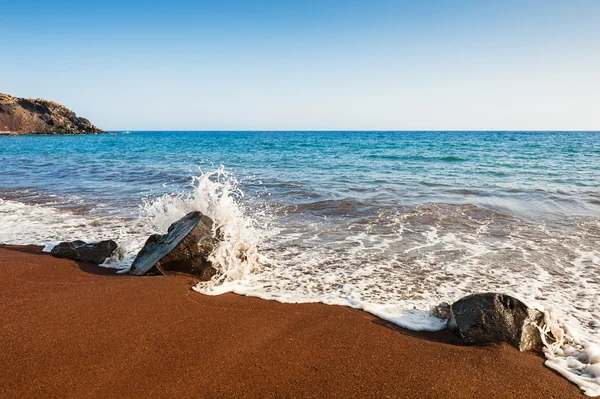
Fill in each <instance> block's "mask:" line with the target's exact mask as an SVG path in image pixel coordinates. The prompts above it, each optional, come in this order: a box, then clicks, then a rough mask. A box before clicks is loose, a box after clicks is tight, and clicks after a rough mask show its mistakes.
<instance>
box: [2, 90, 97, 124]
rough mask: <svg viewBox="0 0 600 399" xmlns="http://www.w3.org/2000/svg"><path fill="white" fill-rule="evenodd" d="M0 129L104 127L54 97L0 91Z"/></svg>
mask: <svg viewBox="0 0 600 399" xmlns="http://www.w3.org/2000/svg"><path fill="white" fill-rule="evenodd" d="M0 133H2V134H85V133H103V131H102V130H100V129H98V128H97V127H96V126H94V125H92V124H91V122H90V121H88V120H87V119H85V118H80V117H78V116H77V115H75V113H74V112H73V111H71V110H69V109H68V108H66V107H64V106H62V105H60V104H57V103H55V102H53V101H46V100H42V99H30V98H18V97H13V96H10V95H8V94H2V93H0Z"/></svg>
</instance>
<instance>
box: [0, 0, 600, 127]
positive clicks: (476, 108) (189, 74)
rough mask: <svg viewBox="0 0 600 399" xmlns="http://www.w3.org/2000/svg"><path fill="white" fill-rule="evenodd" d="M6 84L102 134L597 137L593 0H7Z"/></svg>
mask: <svg viewBox="0 0 600 399" xmlns="http://www.w3.org/2000/svg"><path fill="white" fill-rule="evenodd" d="M0 12H1V13H2V18H1V20H2V29H3V34H2V35H0V46H1V48H2V53H1V54H2V55H1V56H0V92H5V93H9V94H13V95H16V96H21V97H41V98H46V99H52V100H55V101H58V102H60V103H62V104H64V105H66V106H68V107H70V108H72V109H73V110H75V111H76V112H77V113H78V114H80V115H82V116H85V117H87V118H89V119H90V120H92V122H94V123H95V124H97V125H98V126H99V127H101V128H104V129H123V130H125V129H127V130H150V129H156V130H169V129H173V130H219V129H237V130H246V129H248V130H250V129H268V130H285V129H358V130H369V129H394V130H413V129H414V130H428V129H441V130H446V129H447V130H461V129H466V130H477V129H482V130H486V129H495V130H502V129H516V130H527V129H536V130H553V129H556V130H569V129H582V130H600V1H598V0H587V1H581V0H564V1H552V0H540V1H527V0H519V1H491V0H490V1H486V0H478V1H426V0H423V1H420V0H415V1H400V0H396V1H377V0H360V1H359V0H344V1H341V0H340V1H337V0H303V1H286V0H277V1H251V0H238V1H227V0H220V1H211V2H202V1H181V0H172V1H152V0H145V1H126V0H122V1H114V0H103V1H97V2H94V1H83V0H81V1H61V0H55V1H38V0H33V1H18V0H0Z"/></svg>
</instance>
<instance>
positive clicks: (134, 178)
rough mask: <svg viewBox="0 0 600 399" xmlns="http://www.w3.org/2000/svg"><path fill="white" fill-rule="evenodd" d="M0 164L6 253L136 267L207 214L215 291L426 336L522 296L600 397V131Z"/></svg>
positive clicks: (405, 137)
mask: <svg viewBox="0 0 600 399" xmlns="http://www.w3.org/2000/svg"><path fill="white" fill-rule="evenodd" d="M0 165H1V166H0V243H18V244H30V243H33V244H42V245H46V246H47V248H50V246H51V245H53V244H55V243H57V242H59V241H61V240H73V239H83V240H96V239H107V238H112V239H115V240H116V241H117V242H118V243H119V245H120V247H119V254H118V256H116V257H115V258H113V259H111V260H110V261H109V262H108V264H107V266H109V267H118V268H124V269H125V270H126V269H127V267H128V266H129V265H130V263H131V260H132V259H133V257H134V256H135V254H136V253H137V251H138V250H139V249H140V248H141V246H142V245H143V242H144V241H145V239H146V238H147V237H148V235H150V234H152V233H155V232H163V231H165V230H166V228H167V227H168V226H169V224H170V223H172V222H173V221H175V220H177V219H178V218H180V217H181V216H183V215H184V214H185V213H187V212H189V211H191V210H200V211H202V212H204V213H206V214H208V215H209V216H211V217H212V218H213V219H215V221H216V222H217V224H220V225H221V226H222V228H223V231H225V232H226V233H225V235H226V240H225V241H224V242H223V243H222V244H221V247H219V248H218V250H217V251H216V252H215V253H214V254H213V256H214V261H215V262H216V263H217V264H218V265H219V268H220V271H221V277H220V279H219V280H215V281H213V282H211V283H209V284H204V285H202V284H201V285H199V286H198V287H196V289H197V290H198V291H200V292H202V293H205V294H218V293H220V292H226V291H233V292H237V293H240V294H245V295H254V296H259V297H262V298H266V299H273V300H279V301H286V302H312V301H320V302H324V303H332V304H340V305H346V306H352V307H357V308H362V309H365V310H367V311H369V312H371V313H374V314H376V315H378V316H380V317H383V318H385V319H387V320H390V321H392V322H395V323H397V324H399V325H402V326H405V327H408V328H413V329H427V330H435V329H439V328H442V327H443V326H444V321H443V320H440V319H438V318H436V317H433V316H432V314H431V312H430V310H431V309H432V308H433V307H435V306H436V305H439V304H440V303H442V302H448V303H450V302H453V301H455V300H457V299H459V298H460V297H462V296H464V295H466V294H469V293H473V292H485V291H496V292H503V293H507V294H511V295H515V296H517V297H519V298H520V299H522V300H524V301H525V302H526V303H528V304H529V305H530V306H535V307H537V308H539V309H541V310H545V311H546V312H548V317H549V319H548V320H552V323H554V324H552V325H553V326H554V327H556V328H560V329H561V331H564V332H565V337H566V341H565V342H563V343H559V345H555V347H552V348H550V347H549V348H548V349H547V356H548V359H549V360H548V365H549V366H550V367H553V368H555V369H556V370H558V371H559V372H561V373H563V374H565V375H567V376H569V378H571V377H573V376H575V377H573V378H575V379H576V380H577V381H576V382H577V383H578V384H579V385H580V386H582V388H583V389H584V390H585V389H587V392H588V393H590V394H592V393H595V392H597V393H600V388H599V387H600V384H598V378H600V365H595V364H594V363H593V359H595V358H594V353H596V352H594V351H597V352H598V354H600V349H599V348H598V346H597V344H598V343H599V342H600V289H599V287H600V133H593V132H132V133H119V134H106V135H91V136H21V137H0ZM550 324H551V323H550V322H549V324H548V325H550ZM590 348H591V349H590ZM598 356H600V355H598ZM586 359H587V360H586ZM590 359H592V360H590ZM598 359H600V357H598ZM598 361H600V360H598ZM596 366H597V367H596ZM586 384H587V385H586ZM586 387H587V388H586Z"/></svg>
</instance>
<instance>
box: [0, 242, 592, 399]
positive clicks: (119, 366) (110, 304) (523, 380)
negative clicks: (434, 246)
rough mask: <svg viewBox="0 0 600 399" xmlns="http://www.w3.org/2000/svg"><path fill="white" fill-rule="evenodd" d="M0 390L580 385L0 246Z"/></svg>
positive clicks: (362, 392)
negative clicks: (0, 356)
mask: <svg viewBox="0 0 600 399" xmlns="http://www.w3.org/2000/svg"><path fill="white" fill-rule="evenodd" d="M0 270H1V274H0V276H1V277H0V287H2V289H1V290H0V310H1V314H2V322H1V324H0V353H2V354H3V357H4V361H3V362H2V363H1V364H0V396H1V397H55V396H60V397H72V398H75V397H77V398H82V397H94V398H97V397H148V398H151V397H248V398H254V397H256V398H258V397H430V398H441V397H454V398H475V397H487V398H506V397H521V398H523V397H527V398H538V397H539V398H547V397H557V398H558V397H560V398H570V397H573V398H575V397H584V395H583V394H582V393H581V391H580V390H579V388H578V387H577V386H575V385H573V384H571V383H569V382H568V381H567V380H566V379H564V378H562V377H561V376H559V375H558V374H556V373H554V372H553V371H552V370H550V369H548V368H546V367H544V366H543V363H544V358H543V356H541V355H540V354H536V353H532V352H526V353H521V352H518V351H517V350H516V349H514V348H512V347H511V346H509V345H508V344H493V345H485V346H478V347H475V346H463V345H461V344H460V341H459V340H458V338H456V337H454V336H453V335H452V334H451V333H450V332H449V331H441V332H436V333H427V332H414V331H410V330H405V329H402V328H400V327H397V326H394V325H391V324H390V323H388V322H385V321H382V320H381V319H378V318H376V317H375V316H372V315H370V314H368V313H366V312H363V311H360V310H356V309H351V308H347V307H342V306H331V305H324V304H319V303H309V304H284V303H279V302H275V301H266V300H262V299H258V298H252V297H244V296H239V295H235V294H224V295H220V296H205V295H201V294H198V293H196V292H193V291H192V290H191V289H190V288H191V286H192V285H193V284H194V283H195V280H194V279H193V278H192V277H189V276H183V275H172V276H160V277H134V276H127V275H115V274H114V273H113V271H112V270H110V269H104V268H100V267H97V266H94V265H91V264H85V263H77V262H74V261H71V260H66V259H57V258H54V257H52V256H51V255H49V254H47V253H43V252H41V249H40V247H35V246H7V245H2V246H0Z"/></svg>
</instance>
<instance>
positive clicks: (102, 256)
mask: <svg viewBox="0 0 600 399" xmlns="http://www.w3.org/2000/svg"><path fill="white" fill-rule="evenodd" d="M116 249H117V243H116V242H114V241H113V240H106V241H99V242H92V243H89V244H88V243H86V242H84V241H65V242H61V243H60V244H58V245H56V246H55V247H54V248H52V250H51V251H50V253H51V254H52V255H54V256H56V257H57V258H67V259H73V260H80V261H83V262H91V263H95V264H97V265H99V264H101V263H104V261H105V260H106V258H108V257H110V256H112V254H113V253H114V252H115V250H116Z"/></svg>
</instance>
